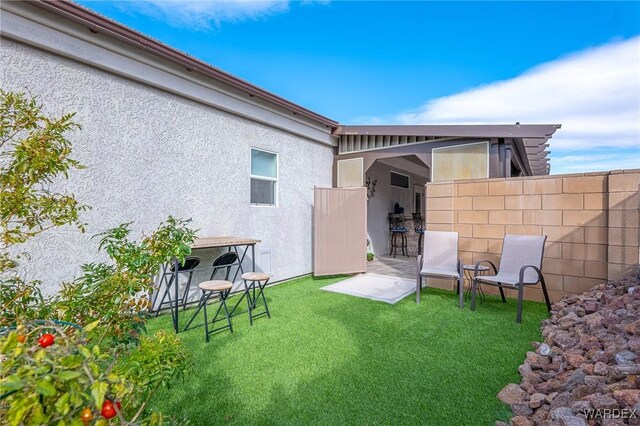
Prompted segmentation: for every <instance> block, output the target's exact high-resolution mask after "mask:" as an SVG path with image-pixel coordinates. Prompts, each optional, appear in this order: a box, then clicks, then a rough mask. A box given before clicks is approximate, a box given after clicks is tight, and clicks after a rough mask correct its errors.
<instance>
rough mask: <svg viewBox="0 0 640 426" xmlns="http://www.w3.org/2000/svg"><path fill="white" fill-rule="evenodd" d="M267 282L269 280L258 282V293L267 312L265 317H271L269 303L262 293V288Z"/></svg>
mask: <svg viewBox="0 0 640 426" xmlns="http://www.w3.org/2000/svg"><path fill="white" fill-rule="evenodd" d="M268 282H269V280H267V281H265V282H264V284H261V283H258V286H259V287H260V290H259V295H261V296H262V301H263V302H264V309H265V311H266V312H267V318H271V313H269V305H267V298H266V297H265V295H264V288H265V287H266V286H267V283H268Z"/></svg>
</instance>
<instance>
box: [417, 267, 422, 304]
mask: <svg viewBox="0 0 640 426" xmlns="http://www.w3.org/2000/svg"><path fill="white" fill-rule="evenodd" d="M420 290H422V275H420V273H418V277H417V278H416V303H420Z"/></svg>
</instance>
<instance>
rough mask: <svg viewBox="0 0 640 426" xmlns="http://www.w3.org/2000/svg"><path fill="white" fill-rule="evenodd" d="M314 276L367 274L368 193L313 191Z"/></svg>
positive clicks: (357, 190)
mask: <svg viewBox="0 0 640 426" xmlns="http://www.w3.org/2000/svg"><path fill="white" fill-rule="evenodd" d="M313 198H314V217H313V238H314V241H313V274H314V275H316V276H320V275H333V274H353V273H357V272H366V271H367V189H366V188H314V197H313Z"/></svg>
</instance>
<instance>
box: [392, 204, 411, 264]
mask: <svg viewBox="0 0 640 426" xmlns="http://www.w3.org/2000/svg"><path fill="white" fill-rule="evenodd" d="M389 232H391V251H390V253H389V255H393V257H396V254H397V252H398V248H400V249H402V254H403V255H405V256H407V257H409V253H408V250H407V228H406V227H405V226H404V216H403V215H402V214H401V213H389ZM398 235H399V236H400V244H398Z"/></svg>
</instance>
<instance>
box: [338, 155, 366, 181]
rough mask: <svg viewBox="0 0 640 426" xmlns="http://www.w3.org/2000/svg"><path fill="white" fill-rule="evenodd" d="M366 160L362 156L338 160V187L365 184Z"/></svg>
mask: <svg viewBox="0 0 640 426" xmlns="http://www.w3.org/2000/svg"><path fill="white" fill-rule="evenodd" d="M363 169H364V161H363V159H362V157H358V158H351V159H348V160H338V188H349V187H353V186H364V182H363V179H364V172H363Z"/></svg>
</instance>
